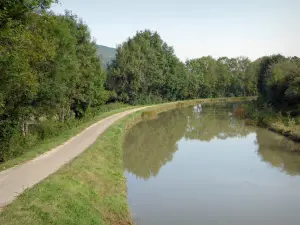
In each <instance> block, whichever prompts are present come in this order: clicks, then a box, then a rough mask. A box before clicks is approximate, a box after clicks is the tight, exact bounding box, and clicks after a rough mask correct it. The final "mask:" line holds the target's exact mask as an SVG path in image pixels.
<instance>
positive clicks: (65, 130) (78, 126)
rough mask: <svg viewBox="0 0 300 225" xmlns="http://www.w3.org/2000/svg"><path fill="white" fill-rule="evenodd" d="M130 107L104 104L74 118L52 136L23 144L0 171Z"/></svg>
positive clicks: (0, 165) (31, 157)
mask: <svg viewBox="0 0 300 225" xmlns="http://www.w3.org/2000/svg"><path fill="white" fill-rule="evenodd" d="M132 108H134V106H128V105H125V104H111V105H106V106H105V107H103V108H101V109H99V110H98V111H97V112H95V113H94V115H91V116H86V117H84V118H83V119H81V120H74V121H72V122H69V123H67V124H66V125H65V126H64V127H61V128H60V129H59V130H56V131H55V133H54V134H53V135H52V136H50V137H48V138H45V139H44V140H40V141H39V142H37V143H36V144H34V145H33V146H30V145H29V146H26V145H25V146H23V148H26V149H25V150H23V154H21V155H19V156H17V157H15V158H10V159H8V160H7V161H5V162H2V163H0V171H2V170H5V169H7V168H10V167H13V166H15V165H18V164H21V163H23V162H25V161H28V160H30V159H33V158H35V157H36V156H38V155H40V154H42V153H44V152H47V151H49V150H51V149H52V148H55V147H56V146H58V145H61V144H63V143H64V142H66V141H67V140H68V139H70V138H71V137H73V136H75V135H76V134H78V133H80V132H81V131H83V130H84V129H86V128H87V127H89V126H90V125H92V124H93V123H95V122H97V121H99V120H101V119H104V118H106V117H108V116H110V115H113V114H115V113H118V112H123V111H126V110H128V109H132Z"/></svg>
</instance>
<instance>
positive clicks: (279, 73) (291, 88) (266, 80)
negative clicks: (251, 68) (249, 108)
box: [258, 55, 300, 114]
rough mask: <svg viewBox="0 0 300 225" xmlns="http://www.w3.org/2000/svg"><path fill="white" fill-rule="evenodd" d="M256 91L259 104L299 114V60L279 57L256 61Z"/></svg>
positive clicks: (267, 57) (274, 56)
mask: <svg viewBox="0 0 300 225" xmlns="http://www.w3.org/2000/svg"><path fill="white" fill-rule="evenodd" d="M258 61H259V64H260V65H259V71H258V90H259V95H260V102H261V103H267V104H271V105H272V106H273V107H274V108H275V109H276V110H281V111H289V110H291V111H294V113H296V114H298V113H299V107H300V63H299V62H300V59H299V58H298V57H292V58H286V57H284V56H281V55H273V56H266V57H263V58H261V59H259V60H258Z"/></svg>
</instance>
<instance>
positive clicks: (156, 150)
mask: <svg viewBox="0 0 300 225" xmlns="http://www.w3.org/2000/svg"><path fill="white" fill-rule="evenodd" d="M186 126H187V118H186V116H185V115H184V111H182V110H172V111H170V112H166V113H161V114H160V115H159V117H158V118H156V119H154V120H146V121H143V122H141V123H138V124H137V125H135V126H134V127H132V128H131V129H130V130H129V131H128V132H127V135H126V138H125V142H124V151H123V152H124V165H125V168H126V169H127V170H128V171H129V172H131V173H134V174H135V175H136V176H137V177H140V178H144V179H148V178H149V177H150V176H155V175H156V174H158V172H159V169H160V168H161V167H162V166H163V165H164V164H166V163H167V162H168V161H170V160H172V156H173V153H174V152H175V151H176V150H177V141H179V140H180V139H181V138H182V137H183V136H184V133H185V129H186Z"/></svg>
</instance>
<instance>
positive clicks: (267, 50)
mask: <svg viewBox="0 0 300 225" xmlns="http://www.w3.org/2000/svg"><path fill="white" fill-rule="evenodd" d="M143 2H145V3H143ZM65 9H68V10H71V11H72V12H73V13H75V14H77V15H78V16H79V17H81V18H82V19H83V20H84V21H85V22H86V23H87V25H88V26H89V27H90V29H91V34H92V36H93V37H94V38H95V39H96V42H97V43H98V44H101V45H106V46H109V47H116V45H117V44H120V43H122V42H123V41H125V40H126V39H127V38H128V37H129V36H133V35H134V34H135V33H136V31H137V30H144V29H150V30H153V31H158V33H159V34H160V35H161V37H162V39H163V40H164V41H166V42H167V43H168V45H171V46H173V47H174V49H175V53H176V55H177V56H178V57H179V58H180V59H181V60H183V61H185V60H186V59H188V58H189V59H191V58H198V57H201V56H207V55H211V56H213V57H215V58H217V57H220V56H228V57H236V56H241V55H244V56H248V57H250V59H256V58H258V57H260V56H263V55H270V54H275V53H281V54H283V55H286V56H293V55H296V56H300V0H247V1H245V0H227V1H225V0H210V1H209V0H207V1H206V0H205V1H204V0H172V1H171V0H151V1H143V0H126V1H125V0H119V1H117V0H106V1H102V0H84V1H82V0H80V1H79V0H76V1H75V0H60V4H58V5H54V6H53V7H52V10H53V11H54V12H57V13H63V12H64V10H65Z"/></svg>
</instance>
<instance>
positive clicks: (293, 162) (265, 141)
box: [256, 128, 300, 175]
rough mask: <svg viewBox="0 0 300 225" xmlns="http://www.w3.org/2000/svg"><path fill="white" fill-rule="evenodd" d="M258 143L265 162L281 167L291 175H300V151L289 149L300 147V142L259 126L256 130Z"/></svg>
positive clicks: (259, 152)
mask: <svg viewBox="0 0 300 225" xmlns="http://www.w3.org/2000/svg"><path fill="white" fill-rule="evenodd" d="M256 143H257V146H258V155H259V156H260V157H261V159H262V160H263V161H264V162H267V163H269V164H270V165H271V166H273V167H276V168H280V169H281V170H282V171H284V172H286V173H287V174H289V175H300V156H299V153H296V152H294V153H292V152H290V151H289V150H290V149H300V146H299V144H297V143H295V142H293V141H290V140H288V139H287V138H285V137H283V136H281V135H277V134H274V133H272V132H270V131H268V130H265V129H259V128H258V129H257V130H256Z"/></svg>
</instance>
